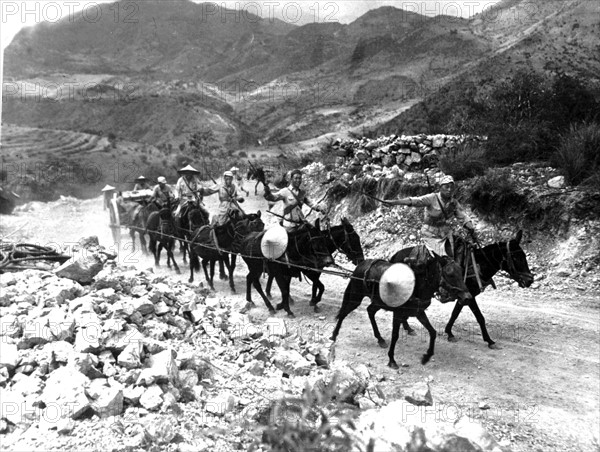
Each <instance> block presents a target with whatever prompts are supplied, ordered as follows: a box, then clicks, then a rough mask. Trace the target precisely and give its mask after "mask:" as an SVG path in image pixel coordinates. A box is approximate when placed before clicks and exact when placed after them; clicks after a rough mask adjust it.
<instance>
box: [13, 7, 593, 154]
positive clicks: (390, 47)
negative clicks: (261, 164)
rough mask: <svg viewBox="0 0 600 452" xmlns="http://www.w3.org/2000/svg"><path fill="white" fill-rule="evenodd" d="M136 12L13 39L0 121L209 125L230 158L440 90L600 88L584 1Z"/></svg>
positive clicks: (138, 136)
mask: <svg viewBox="0 0 600 452" xmlns="http://www.w3.org/2000/svg"><path fill="white" fill-rule="evenodd" d="M132 4H134V3H133V2H130V1H126V0H123V1H122V2H118V3H115V4H101V5H98V7H99V8H101V10H102V14H101V15H100V18H99V20H97V21H95V22H92V21H89V20H87V21H86V20H84V19H83V18H79V19H77V20H74V21H68V20H63V21H60V22H58V23H56V24H42V25H38V26H36V27H33V28H29V29H23V30H21V32H20V33H19V34H18V35H17V36H16V37H15V39H14V40H13V42H12V43H11V44H10V45H9V46H8V47H7V49H6V50H5V68H4V72H5V83H8V84H9V85H11V87H10V89H8V90H7V89H5V93H6V94H5V103H4V107H3V108H4V111H3V116H4V117H3V118H2V120H3V122H5V123H10V124H15V125H21V126H29V127H42V128H51V129H64V130H76V131H84V130H85V131H97V132H98V133H103V134H108V133H112V134H113V135H115V136H118V137H120V138H123V139H127V140H130V141H138V142H144V143H150V144H154V145H156V144H171V145H172V146H177V145H179V144H180V143H183V142H186V141H187V139H188V137H189V136H190V134H191V133H193V132H194V131H197V130H205V129H211V130H213V132H214V134H215V137H216V139H217V140H218V142H219V143H220V144H221V145H222V146H224V147H227V148H229V149H242V148H244V147H246V146H251V145H257V144H258V143H260V144H261V145H263V146H268V145H275V146H276V145H281V144H286V143H288V144H289V143H296V142H300V141H305V140H309V142H310V140H314V139H316V138H318V137H329V136H332V135H344V134H348V133H349V132H355V133H360V132H361V131H364V130H366V129H369V128H373V127H377V126H378V125H380V124H382V123H385V122H387V121H389V120H390V119H392V118H394V117H395V116H396V115H398V114H399V113H400V112H402V111H405V110H406V109H408V108H410V106H411V105H414V104H415V103H416V102H418V101H419V100H421V99H422V98H423V97H424V96H426V95H428V94H430V93H432V92H435V91H436V90H438V89H439V88H440V87H443V86H445V85H446V84H448V83H462V82H465V81H466V82H470V83H482V81H485V80H486V79H489V77H495V78H501V77H506V76H508V75H509V74H510V73H511V72H512V71H514V70H517V69H519V68H523V67H531V68H532V69H535V70H542V71H543V70H546V71H557V70H560V71H563V72H566V73H569V74H573V75H576V76H577V77H579V78H582V79H584V80H586V81H588V82H589V83H590V84H592V85H595V86H600V75H599V74H600V39H599V38H598V37H599V36H600V21H598V12H599V10H598V6H597V3H596V2H595V1H591V0H564V1H555V0H545V1H541V0H535V1H531V0H503V1H501V2H500V3H498V4H497V5H496V6H495V7H493V8H490V9H488V10H486V12H485V13H482V14H479V15H477V16H474V17H472V18H470V19H463V18H459V17H450V16H436V17H428V16H424V15H420V14H417V13H413V12H408V11H404V10H402V9H398V8H394V7H390V6H387V7H381V8H378V9H374V10H371V11H369V12H367V13H366V14H364V15H363V16H361V17H359V18H358V19H356V20H355V21H354V22H352V23H350V24H347V25H344V24H340V23H334V22H327V23H311V24H307V25H303V26H295V25H292V24H289V23H286V22H283V21H280V20H277V19H272V20H270V19H263V18H260V17H258V16H254V15H252V14H250V13H245V14H241V15H240V14H237V15H236V13H235V12H234V11H229V10H225V9H222V8H219V7H217V6H216V5H215V4H214V3H202V4H196V3H193V2H191V1H188V0H169V1H164V0H159V1H157V0H141V1H138V2H135V5H136V6H135V9H131V5H132ZM128 8H129V9H128ZM215 8H216V9H215ZM115 11H120V12H121V14H120V16H119V17H118V20H116V19H117V18H116V17H115ZM423 132H426V131H423ZM398 133H402V131H398Z"/></svg>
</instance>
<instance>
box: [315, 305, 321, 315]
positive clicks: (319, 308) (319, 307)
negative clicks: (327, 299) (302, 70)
mask: <svg viewBox="0 0 600 452" xmlns="http://www.w3.org/2000/svg"><path fill="white" fill-rule="evenodd" d="M314 311H315V312H316V313H317V314H318V313H320V312H321V311H322V309H321V306H317V305H315V307H314Z"/></svg>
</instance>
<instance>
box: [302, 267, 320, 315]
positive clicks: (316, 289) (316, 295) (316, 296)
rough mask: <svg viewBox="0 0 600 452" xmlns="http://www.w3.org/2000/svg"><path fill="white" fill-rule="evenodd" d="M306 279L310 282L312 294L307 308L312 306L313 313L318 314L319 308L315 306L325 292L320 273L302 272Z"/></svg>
mask: <svg viewBox="0 0 600 452" xmlns="http://www.w3.org/2000/svg"><path fill="white" fill-rule="evenodd" d="M304 274H305V275H306V277H307V278H308V279H309V280H310V281H311V282H312V294H311V299H310V303H309V306H314V308H315V312H320V311H321V308H320V307H319V306H317V304H318V303H319V301H321V298H322V297H323V292H324V291H325V286H324V285H323V283H322V282H321V279H320V278H321V273H320V272H316V271H304Z"/></svg>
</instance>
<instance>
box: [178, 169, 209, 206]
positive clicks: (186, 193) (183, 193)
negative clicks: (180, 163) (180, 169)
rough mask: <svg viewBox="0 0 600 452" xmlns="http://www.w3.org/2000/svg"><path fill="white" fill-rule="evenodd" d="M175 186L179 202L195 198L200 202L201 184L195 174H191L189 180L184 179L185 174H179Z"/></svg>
mask: <svg viewBox="0 0 600 452" xmlns="http://www.w3.org/2000/svg"><path fill="white" fill-rule="evenodd" d="M175 188H176V189H177V193H178V195H179V201H180V202H181V203H183V202H189V201H195V200H196V199H198V201H199V202H202V198H203V196H202V195H203V193H202V192H203V190H202V185H201V184H200V180H199V179H198V178H197V177H196V176H192V177H191V178H190V179H189V180H186V179H185V176H181V177H180V178H179V179H178V180H177V183H176V184H175ZM196 196H197V198H196Z"/></svg>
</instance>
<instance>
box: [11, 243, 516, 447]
mask: <svg viewBox="0 0 600 452" xmlns="http://www.w3.org/2000/svg"><path fill="white" fill-rule="evenodd" d="M97 248H98V247H96V250H97ZM96 270H97V269H96ZM96 270H94V273H96V274H95V276H94V277H93V280H92V282H91V284H84V285H82V284H80V283H78V282H77V281H75V280H74V279H80V278H81V277H82V274H81V272H79V273H71V274H70V275H69V277H60V276H58V275H57V273H59V272H57V271H47V270H26V271H22V272H18V273H5V274H2V275H0V285H1V295H0V314H1V317H2V328H1V331H0V346H1V348H2V351H1V353H0V357H1V358H0V391H1V392H2V405H1V408H2V412H1V413H0V417H1V426H0V429H1V430H0V431H1V435H2V447H3V448H8V449H11V450H16V449H19V450H48V449H50V448H56V449H59V450H90V449H95V450H100V449H101V450H120V451H122V450H148V449H150V450H179V451H192V450H194V451H199V450H240V449H244V450H269V448H270V446H269V445H273V446H274V445H277V444H283V442H284V441H288V440H289V438H293V439H292V440H291V441H292V442H293V441H296V442H297V444H296V446H297V447H298V449H296V450H302V447H303V446H302V441H304V440H306V439H307V438H308V437H310V436H311V435H312V436H313V437H314V435H313V433H314V432H315V431H316V432H319V434H318V435H317V437H314V438H317V439H318V440H319V441H323V442H324V443H323V444H328V445H333V444H334V442H336V441H337V443H339V444H345V446H344V447H346V446H347V447H348V448H350V449H354V450H364V448H365V447H367V445H368V444H373V445H374V446H375V449H376V450H384V449H385V450H415V451H416V450H428V451H429V450H435V451H442V450H450V449H452V448H453V447H454V445H456V444H461V445H465V446H466V445H468V446H469V447H470V448H471V449H469V450H486V451H487V450H490V451H491V450H496V451H499V450H504V448H502V447H500V446H499V445H498V443H497V442H496V441H495V440H494V439H493V438H492V437H491V436H490V435H489V434H487V433H486V432H485V430H484V429H483V428H482V427H481V425H480V424H479V423H478V422H477V421H475V420H474V419H473V418H471V417H469V415H468V414H466V413H465V415H464V416H461V417H460V419H452V420H449V421H444V420H442V421H440V413H441V411H440V410H443V409H444V407H443V406H442V405H440V404H436V405H435V408H433V407H432V406H431V405H432V403H433V397H432V394H431V390H430V388H429V385H428V382H427V381H422V382H421V383H419V384H417V385H416V386H415V387H410V388H406V389H405V390H403V394H404V395H405V400H388V399H387V398H386V395H385V393H384V392H383V391H382V390H381V388H380V387H379V386H378V383H379V381H380V380H381V377H380V376H377V375H375V374H373V373H372V372H371V370H370V368H369V366H367V365H364V364H361V365H358V366H357V365H352V366H350V365H349V364H347V363H345V362H343V361H339V360H336V359H335V348H334V344H333V343H331V342H330V341H329V339H328V338H327V337H326V335H325V333H329V331H327V332H325V331H323V330H321V329H319V328H318V326H315V325H310V324H307V325H304V326H303V328H293V327H291V326H290V324H289V323H288V322H287V321H286V320H284V319H283V318H280V317H268V318H266V320H265V319H262V320H261V319H260V318H258V317H257V318H255V317H252V316H248V315H244V314H240V313H239V310H240V308H241V305H240V306H237V305H236V303H240V302H241V301H235V300H232V298H231V297H226V296H217V295H215V294H214V293H212V292H209V291H207V290H205V289H203V288H202V287H199V286H192V285H190V284H187V283H183V282H180V281H179V280H177V279H175V278H173V277H171V276H157V275H155V274H153V273H152V272H148V271H140V270H138V269H135V268H132V267H121V266H119V265H117V263H116V262H115V261H114V260H111V259H110V258H109V259H108V260H106V259H104V264H103V268H102V269H101V270H100V271H99V272H97V271H96ZM62 274H63V275H65V274H64V272H63V273H62ZM72 278H74V279H72ZM327 335H328V334H327ZM307 394H312V397H313V398H312V399H310V398H308V396H307ZM442 419H444V418H443V417H442ZM324 425H325V426H328V427H327V428H324V427H323V426H324ZM286 432H287V435H288V436H286ZM292 432H294V433H296V436H294V435H291V433H292ZM342 432H345V433H342ZM290 435H291V436H290ZM303 435H304V436H303ZM334 438H335V440H334ZM425 444H427V449H425ZM461 447H462V446H461ZM449 448H450V449H449Z"/></svg>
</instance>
